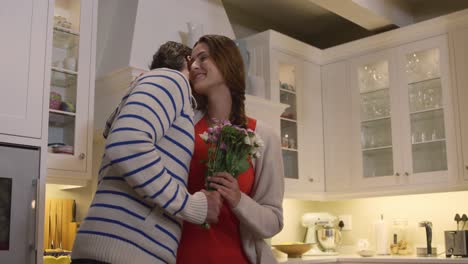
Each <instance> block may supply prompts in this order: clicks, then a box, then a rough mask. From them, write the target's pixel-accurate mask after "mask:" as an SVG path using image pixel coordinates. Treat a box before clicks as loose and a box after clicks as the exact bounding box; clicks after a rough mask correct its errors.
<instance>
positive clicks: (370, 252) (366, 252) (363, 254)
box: [358, 249, 375, 257]
mask: <svg viewBox="0 0 468 264" xmlns="http://www.w3.org/2000/svg"><path fill="white" fill-rule="evenodd" d="M358 254H359V255H360V256H361V257H372V256H374V255H375V251H374V250H369V249H364V250H359V251H358Z"/></svg>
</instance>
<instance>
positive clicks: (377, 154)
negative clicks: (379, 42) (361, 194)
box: [357, 60, 393, 177]
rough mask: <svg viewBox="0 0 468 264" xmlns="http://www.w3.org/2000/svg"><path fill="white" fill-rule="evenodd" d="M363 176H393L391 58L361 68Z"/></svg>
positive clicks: (359, 84) (359, 75)
mask: <svg viewBox="0 0 468 264" xmlns="http://www.w3.org/2000/svg"><path fill="white" fill-rule="evenodd" d="M357 74H358V87H359V92H360V103H361V106H360V108H361V111H360V114H361V148H362V155H363V158H362V160H363V164H362V166H363V173H364V177H378V176H389V175H393V148H392V124H391V118H390V113H391V107H390V106H391V103H390V89H389V87H390V85H389V78H388V74H389V69H388V61H386V60H382V61H377V62H374V63H370V64H367V65H363V66H361V67H359V68H358V71H357Z"/></svg>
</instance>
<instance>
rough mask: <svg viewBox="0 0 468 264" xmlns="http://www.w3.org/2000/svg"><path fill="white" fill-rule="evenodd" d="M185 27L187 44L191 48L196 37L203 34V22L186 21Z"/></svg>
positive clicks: (196, 39)
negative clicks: (186, 28)
mask: <svg viewBox="0 0 468 264" xmlns="http://www.w3.org/2000/svg"><path fill="white" fill-rule="evenodd" d="M187 27H188V34H187V46H189V47H190V48H193V45H195V43H196V42H197V41H198V39H199V38H200V37H201V36H203V24H200V23H194V22H187Z"/></svg>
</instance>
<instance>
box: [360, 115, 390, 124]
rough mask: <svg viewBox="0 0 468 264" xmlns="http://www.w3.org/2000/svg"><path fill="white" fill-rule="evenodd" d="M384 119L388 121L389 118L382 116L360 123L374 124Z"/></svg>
mask: <svg viewBox="0 0 468 264" xmlns="http://www.w3.org/2000/svg"><path fill="white" fill-rule="evenodd" d="M385 119H390V116H383V117H377V118H373V119H367V120H362V121H361V123H370V122H375V121H382V120H385Z"/></svg>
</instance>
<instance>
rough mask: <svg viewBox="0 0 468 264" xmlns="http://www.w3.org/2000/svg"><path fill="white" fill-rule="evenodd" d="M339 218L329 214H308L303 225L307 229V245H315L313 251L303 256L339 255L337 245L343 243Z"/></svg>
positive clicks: (303, 220)
mask: <svg viewBox="0 0 468 264" xmlns="http://www.w3.org/2000/svg"><path fill="white" fill-rule="evenodd" d="M337 222H338V218H337V217H336V216H333V215H331V214H329V213H325V212H321V213H306V214H304V215H303V216H302V225H303V226H304V227H305V228H307V230H306V235H305V238H304V242H305V243H311V244H313V246H312V249H311V250H309V251H308V252H306V253H304V254H303V255H308V256H315V255H338V252H336V245H337V244H339V243H340V242H341V231H340V230H339V228H338V226H337Z"/></svg>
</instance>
